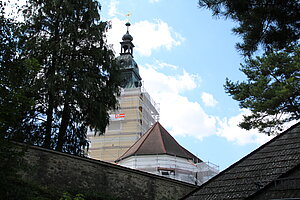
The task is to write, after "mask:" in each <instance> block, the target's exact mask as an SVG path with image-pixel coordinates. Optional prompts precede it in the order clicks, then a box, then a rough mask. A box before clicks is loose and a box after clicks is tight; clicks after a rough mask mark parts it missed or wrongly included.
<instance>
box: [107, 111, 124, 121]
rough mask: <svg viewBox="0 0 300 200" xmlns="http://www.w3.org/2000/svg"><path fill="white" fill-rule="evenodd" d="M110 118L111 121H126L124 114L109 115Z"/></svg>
mask: <svg viewBox="0 0 300 200" xmlns="http://www.w3.org/2000/svg"><path fill="white" fill-rule="evenodd" d="M109 118H110V120H111V121H118V120H124V118H125V114H124V113H120V114H111V115H109Z"/></svg>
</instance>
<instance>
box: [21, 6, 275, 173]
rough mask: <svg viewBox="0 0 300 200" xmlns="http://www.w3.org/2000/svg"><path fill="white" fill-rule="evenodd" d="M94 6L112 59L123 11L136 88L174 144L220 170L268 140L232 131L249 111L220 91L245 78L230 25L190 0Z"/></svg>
mask: <svg viewBox="0 0 300 200" xmlns="http://www.w3.org/2000/svg"><path fill="white" fill-rule="evenodd" d="M24 1H25V0H21V1H20V3H22V2H24ZM100 3H101V5H102V10H101V16H102V20H103V21H112V29H111V30H109V31H108V33H107V35H108V37H107V39H108V42H109V43H110V44H113V47H114V49H115V52H116V54H117V55H118V54H119V52H120V45H119V42H120V41H121V38H122V36H123V34H125V32H126V27H125V23H126V22H127V18H126V17H125V14H126V13H128V12H130V13H131V14H132V15H131V16H130V18H129V20H130V22H131V24H132V25H131V27H130V34H131V35H132V36H133V38H134V39H133V43H134V45H135V46H136V47H135V49H134V58H135V60H136V62H137V63H138V65H139V69H140V74H141V76H142V78H143V81H144V87H145V89H146V90H147V91H148V92H149V94H150V95H151V96H152V98H153V99H154V100H155V101H156V102H157V103H160V123H161V124H162V125H163V126H164V127H165V128H166V129H167V130H168V131H169V132H170V134H172V135H173V136H174V137H175V139H176V140H177V141H178V142H179V143H180V144H181V145H182V146H184V147H185V148H186V149H188V150H189V151H191V152H192V153H194V154H195V155H197V156H198V157H199V158H200V159H202V160H204V161H210V162H213V163H215V164H217V165H219V166H220V169H221V170H223V169H225V168H227V167H228V166H230V165H231V164H233V163H234V162H236V161H238V160H239V159H240V158H242V157H244V156H245V155H247V154H248V153H250V152H251V151H252V150H254V149H256V148H257V147H258V146H260V145H261V144H263V143H264V142H266V141H267V140H269V139H270V137H267V136H266V135H263V134H260V133H258V132H257V131H255V130H254V131H250V132H248V131H245V130H241V129H240V128H238V127H237V126H236V125H237V123H238V122H239V121H240V120H241V118H242V115H243V114H245V113H247V112H249V111H247V110H240V109H239V107H238V103H237V102H236V101H234V100H232V99H231V97H229V96H228V95H227V94H225V91H224V88H223V85H224V82H225V78H226V77H228V78H230V79H231V80H234V81H237V80H243V79H244V78H245V77H244V76H243V74H242V73H241V72H240V71H239V66H240V63H241V62H243V58H242V57H241V56H240V55H239V53H238V52H237V51H236V49H235V43H236V42H238V41H239V38H238V36H236V35H234V34H233V33H232V31H231V29H232V28H233V27H234V26H235V24H234V23H233V22H232V21H230V20H226V21H225V20H223V19H216V18H213V17H212V16H211V13H210V12H209V11H207V10H204V9H199V8H198V5H197V0H190V1H186V0H172V1H170V0H107V1H100Z"/></svg>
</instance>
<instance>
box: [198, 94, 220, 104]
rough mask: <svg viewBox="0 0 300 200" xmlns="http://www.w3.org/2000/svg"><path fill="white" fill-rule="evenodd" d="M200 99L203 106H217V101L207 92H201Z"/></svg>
mask: <svg viewBox="0 0 300 200" xmlns="http://www.w3.org/2000/svg"><path fill="white" fill-rule="evenodd" d="M201 99H202V101H203V103H204V105H205V106H208V107H214V106H216V105H217V104H218V101H217V100H216V99H215V98H214V96H213V95H212V94H210V93H207V92H202V94H201Z"/></svg>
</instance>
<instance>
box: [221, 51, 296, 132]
mask: <svg viewBox="0 0 300 200" xmlns="http://www.w3.org/2000/svg"><path fill="white" fill-rule="evenodd" d="M240 70H241V71H242V72H243V73H244V74H245V75H246V76H247V81H243V82H237V83H234V82H232V81H230V80H228V79H227V80H226V84H225V90H226V92H227V93H228V94H230V95H231V96H232V97H233V99H235V100H237V101H239V104H240V107H241V108H247V109H250V110H251V111H252V113H251V115H248V116H244V121H243V122H242V123H240V126H241V127H242V128H244V129H247V130H249V129H252V128H258V129H259V131H261V132H265V133H268V134H270V133H272V132H273V133H275V132H276V131H278V130H280V129H281V125H282V124H283V123H285V122H289V121H292V120H298V119H300V47H299V45H296V46H295V47H293V48H288V49H285V50H283V51H275V52H267V53H265V54H264V55H263V56H261V57H256V58H255V59H252V58H249V59H247V60H246V62H245V64H244V65H242V66H241V69H240ZM270 128H273V129H272V130H270Z"/></svg>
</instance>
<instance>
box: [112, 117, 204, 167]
mask: <svg viewBox="0 0 300 200" xmlns="http://www.w3.org/2000/svg"><path fill="white" fill-rule="evenodd" d="M158 154H160V155H161V154H168V155H173V156H177V157H182V158H187V159H190V160H193V161H194V162H195V163H199V162H202V161H201V160H200V159H199V158H198V157H196V156H195V155H193V154H192V153H191V152H189V151H188V150H186V149H185V148H184V147H182V146H181V145H180V144H178V142H176V140H175V139H174V138H173V137H172V136H171V135H170V134H169V133H168V131H167V130H166V129H165V128H164V127H162V125H161V124H160V123H159V122H156V123H155V124H154V125H153V126H152V127H151V128H150V129H149V130H148V131H147V132H146V133H145V134H144V135H143V136H142V137H141V138H140V139H139V140H138V141H136V143H134V144H133V145H132V146H131V147H130V148H129V149H128V150H127V151H126V152H125V153H124V154H123V155H122V156H121V157H120V158H118V159H117V160H116V162H118V161H120V160H123V159H125V158H128V157H130V156H135V155H158Z"/></svg>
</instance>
